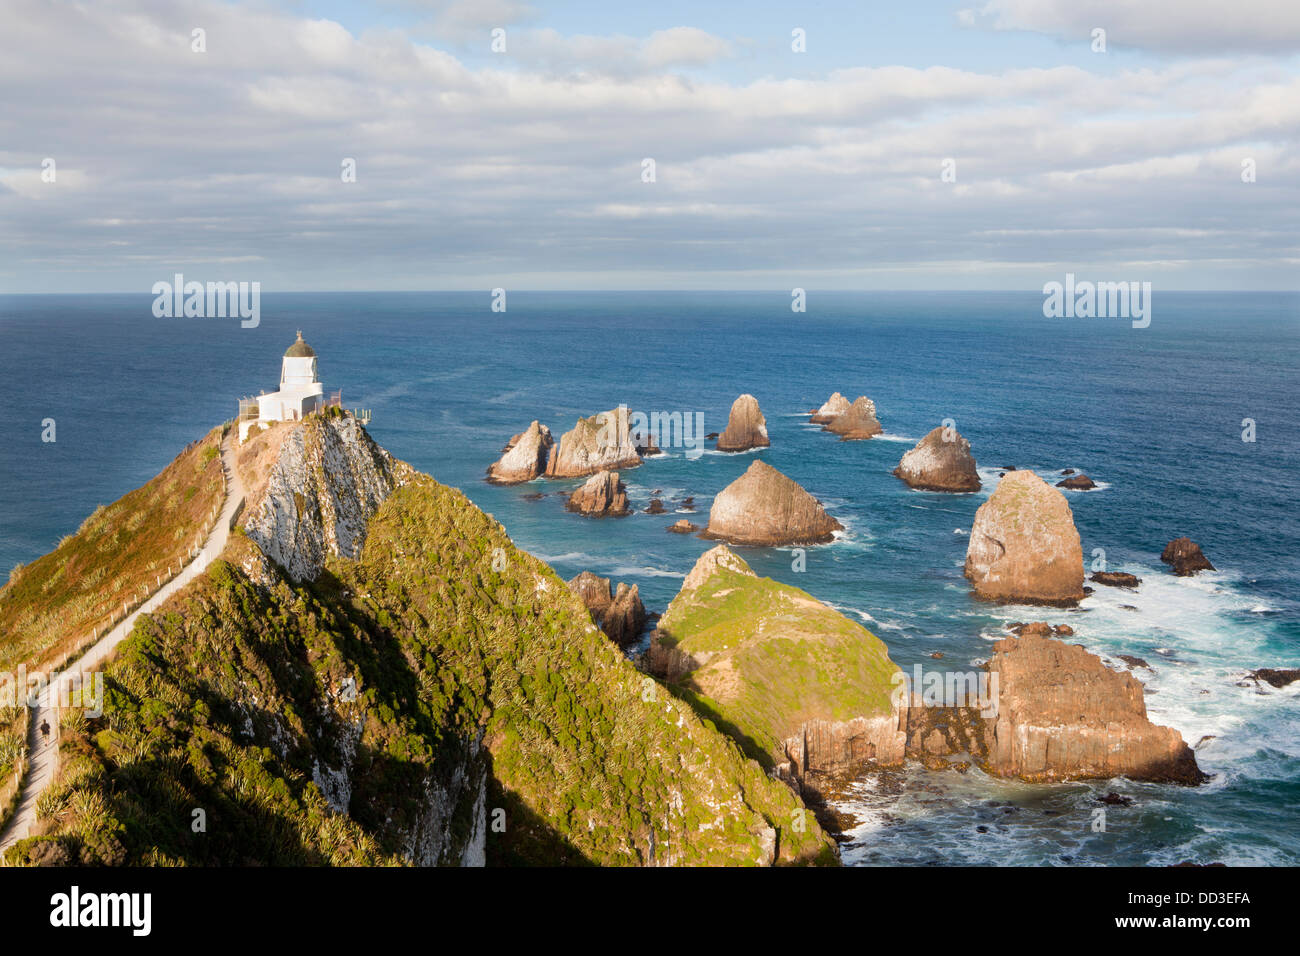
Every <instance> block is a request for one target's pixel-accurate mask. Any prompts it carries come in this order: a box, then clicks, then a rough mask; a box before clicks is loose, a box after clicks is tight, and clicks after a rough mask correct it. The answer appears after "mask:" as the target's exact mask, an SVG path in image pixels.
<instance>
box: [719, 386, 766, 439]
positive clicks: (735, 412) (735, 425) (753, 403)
mask: <svg viewBox="0 0 1300 956" xmlns="http://www.w3.org/2000/svg"><path fill="white" fill-rule="evenodd" d="M771 444H772V443H771V441H769V440H768V437H767V419H765V418H764V417H763V413H762V412H761V411H760V410H759V407H758V399H756V398H755V397H754V396H753V395H748V394H746V395H741V396H740V398H738V399H736V400H735V401H734V402H733V403H732V405H731V415H730V416H729V417H728V418H727V428H726V430H725V431H723V433H722V434H721V435H719V436H718V444H717V449H718V451H748V450H749V449H751V448H767V447H768V446H769V445H771Z"/></svg>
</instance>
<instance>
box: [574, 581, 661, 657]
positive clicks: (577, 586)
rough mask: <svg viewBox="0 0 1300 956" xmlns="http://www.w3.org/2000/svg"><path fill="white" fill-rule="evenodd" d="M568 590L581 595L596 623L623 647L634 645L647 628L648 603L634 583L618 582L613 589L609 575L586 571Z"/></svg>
mask: <svg viewBox="0 0 1300 956" xmlns="http://www.w3.org/2000/svg"><path fill="white" fill-rule="evenodd" d="M569 590H570V591H572V592H573V593H574V594H576V595H578V597H580V598H582V603H583V604H585V605H586V606H587V610H588V611H590V612H591V619H592V620H593V621H594V622H595V623H596V626H597V627H599V628H600V629H601V630H602V631H604V632H605V634H606V635H607V636H608V637H609V639H610V640H612V641H613V642H614V643H615V644H617V645H619V646H620V647H626V646H627V645H628V644H635V643H636V641H637V639H638V638H639V637H640V636H641V632H642V631H643V630H645V625H646V613H645V605H644V604H642V603H641V595H640V592H639V589H638V588H637V586H636V585H635V584H633V585H627V584H624V583H622V582H619V585H618V590H617V591H612V590H611V585H610V580H609V578H602V577H598V576H597V575H595V574H592V573H591V572H590V571H583V572H582V573H581V574H579V575H578V576H577V577H576V578H574V579H573V580H572V581H570V582H569Z"/></svg>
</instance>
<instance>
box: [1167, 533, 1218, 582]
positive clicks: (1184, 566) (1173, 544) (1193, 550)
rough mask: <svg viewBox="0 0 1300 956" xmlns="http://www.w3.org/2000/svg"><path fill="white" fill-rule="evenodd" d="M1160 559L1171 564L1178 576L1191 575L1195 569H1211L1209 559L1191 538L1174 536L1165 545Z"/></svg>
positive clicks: (1212, 568)
mask: <svg viewBox="0 0 1300 956" xmlns="http://www.w3.org/2000/svg"><path fill="white" fill-rule="evenodd" d="M1160 560H1161V561H1163V562H1164V563H1165V564H1168V565H1171V566H1172V567H1173V569H1174V574H1176V575H1178V576H1179V577H1180V578H1186V577H1191V576H1192V575H1193V574H1195V573H1196V572H1197V571H1213V570H1215V567H1214V565H1212V564H1211V563H1210V559H1209V558H1207V557H1206V556H1205V555H1204V554H1202V553H1201V546H1200V545H1199V544H1197V543H1196V542H1195V541H1193V540H1192V539H1191V538H1175V539H1174V540H1173V541H1170V542H1169V543H1168V544H1167V545H1165V550H1164V551H1162V552H1161V553H1160Z"/></svg>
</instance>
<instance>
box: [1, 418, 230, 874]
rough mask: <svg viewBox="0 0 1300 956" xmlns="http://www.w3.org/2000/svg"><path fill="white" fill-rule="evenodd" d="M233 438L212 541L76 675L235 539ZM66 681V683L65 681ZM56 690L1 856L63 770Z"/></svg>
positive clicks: (37, 717) (34, 736)
mask: <svg viewBox="0 0 1300 956" xmlns="http://www.w3.org/2000/svg"><path fill="white" fill-rule="evenodd" d="M234 441H235V437H234V431H233V430H232V431H231V433H230V434H227V435H226V437H225V438H224V439H223V440H222V442H221V466H222V468H223V469H224V470H225V473H226V500H225V501H224V502H223V503H222V507H221V515H220V516H219V517H218V518H217V523H216V524H215V525H214V526H213V528H212V532H211V533H210V534H209V535H208V539H207V541H205V542H204V543H203V548H202V550H200V551H199V553H198V555H196V556H195V558H194V559H193V560H192V561H191V562H190V563H189V564H187V565H186V566H185V567H184V568H182V569H181V572H180V574H178V575H176V577H174V578H172V579H171V580H170V581H168V582H167V583H166V584H164V585H163V586H162V587H161V588H159V589H158V590H157V591H155V592H154V593H153V594H152V595H150V597H149V599H148V600H147V601H145V602H144V604H142V605H140V607H139V608H137V609H136V610H135V611H134V612H133V613H132V614H131V615H130V616H128V617H126V618H124V619H123V620H122V621H121V622H120V623H119V624H118V625H117V626H116V627H115V628H113V629H112V630H111V631H109V632H108V633H107V634H105V635H104V636H103V637H101V638H100V639H99V640H98V641H97V642H95V644H93V645H92V646H91V647H90V648H89V649H88V650H87V651H86V653H85V654H83V655H82V656H81V657H80V659H78V660H77V661H74V662H72V663H70V664H69V668H70V669H72V670H73V671H75V672H77V673H93V672H94V671H97V670H101V669H102V668H103V665H104V663H105V662H106V661H107V660H108V658H109V655H111V654H112V653H113V650H114V649H115V648H116V647H117V645H118V644H120V643H122V641H123V639H124V638H125V637H126V636H127V635H128V634H130V633H131V629H132V628H133V627H135V619H136V618H137V617H139V616H140V615H141V614H148V613H150V612H152V611H155V610H157V608H158V606H159V605H161V604H162V603H163V602H164V601H166V600H167V599H168V598H169V597H171V596H172V595H173V594H175V593H176V592H177V591H179V590H180V589H181V588H183V587H185V585H187V584H189V583H190V582H191V581H193V580H194V578H196V577H197V576H198V575H200V574H202V573H203V572H204V571H206V570H207V568H208V565H210V564H211V563H212V562H213V561H214V560H215V559H216V558H217V557H218V556H219V555H220V554H221V552H222V551H223V550H224V549H225V547H226V542H227V541H229V540H230V523H231V520H232V519H233V518H234V516H235V510H236V509H237V508H238V507H239V506H240V504H241V503H242V502H243V500H244V488H243V485H242V483H241V482H240V480H239V473H238V472H237V471H236V470H235V453H234V449H233V447H232V446H233V442H234ZM61 683H65V682H64V681H61ZM65 686H66V683H65ZM53 689H54V688H53V687H46V689H45V690H44V691H43V692H42V693H41V695H40V696H39V697H38V698H37V701H36V707H35V708H34V709H33V710H32V713H31V718H32V719H31V726H30V728H29V730H28V737H27V746H28V754H29V755H30V759H31V767H30V769H29V770H28V776H27V781H26V783H24V785H23V792H22V796H21V797H20V798H19V800H18V806H17V807H16V808H15V810H14V814H13V816H12V817H11V818H10V820H9V825H8V826H7V827H6V828H5V830H4V832H3V833H0V855H3V853H4V851H5V850H7V849H8V848H9V847H10V846H11V845H12V844H14V843H16V842H17V841H19V840H21V839H24V838H25V837H26V836H27V835H28V834H29V833H31V829H32V825H33V824H34V823H35V822H36V801H37V800H38V799H40V796H41V794H42V793H44V792H45V789H46V788H47V787H48V786H49V785H50V784H51V783H52V782H53V780H54V775H55V772H56V771H57V770H58V766H59V745H58V726H59V714H58V709H57V708H56V707H54V706H52V704H53V703H55V702H57V698H55V697H54V696H53V695H52V691H53ZM43 721H48V723H49V727H50V735H49V738H48V740H46V739H44V737H43V735H42V734H41V729H40V728H41V723H42V722H43Z"/></svg>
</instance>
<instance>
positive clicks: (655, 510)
mask: <svg viewBox="0 0 1300 956" xmlns="http://www.w3.org/2000/svg"><path fill="white" fill-rule="evenodd" d="M667 510H668V509H667V508H665V507H664V503H663V501H662V500H661V499H659V498H651V499H650V505H649V507H647V508H646V510H645V513H646V514H648V515H661V514H664V513H665V512H667Z"/></svg>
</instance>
